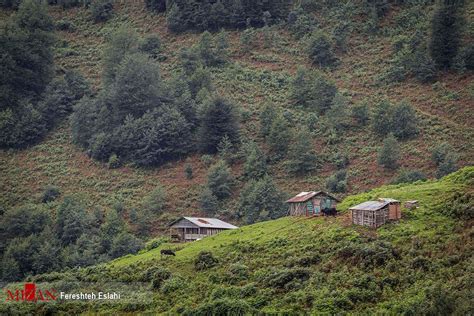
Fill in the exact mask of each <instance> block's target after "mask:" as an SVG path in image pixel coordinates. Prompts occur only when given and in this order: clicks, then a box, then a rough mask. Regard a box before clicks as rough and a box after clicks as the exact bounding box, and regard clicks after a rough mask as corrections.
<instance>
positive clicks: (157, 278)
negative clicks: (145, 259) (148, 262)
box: [147, 267, 171, 290]
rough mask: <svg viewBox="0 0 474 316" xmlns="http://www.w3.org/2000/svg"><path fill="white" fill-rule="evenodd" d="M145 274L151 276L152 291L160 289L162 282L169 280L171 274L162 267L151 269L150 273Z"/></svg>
mask: <svg viewBox="0 0 474 316" xmlns="http://www.w3.org/2000/svg"><path fill="white" fill-rule="evenodd" d="M149 270H150V269H149ZM147 274H149V275H151V287H152V289H154V290H159V289H161V286H162V285H163V283H164V281H166V280H168V279H169V278H171V272H170V271H169V270H168V269H166V268H162V267H157V268H153V269H152V270H151V271H147Z"/></svg>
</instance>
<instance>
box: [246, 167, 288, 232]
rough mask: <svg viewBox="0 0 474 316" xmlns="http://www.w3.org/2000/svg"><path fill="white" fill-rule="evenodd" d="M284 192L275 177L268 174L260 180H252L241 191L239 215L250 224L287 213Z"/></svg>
mask: <svg viewBox="0 0 474 316" xmlns="http://www.w3.org/2000/svg"><path fill="white" fill-rule="evenodd" d="M284 200H285V199H284V194H283V193H282V192H281V191H280V190H279V189H278V187H277V186H276V185H275V183H274V182H273V179H272V178H271V177H270V176H268V175H266V176H265V177H263V178H261V179H260V180H258V181H256V180H251V181H249V182H248V183H247V184H246V185H245V187H244V188H243V189H242V191H241V192H240V197H239V215H240V216H241V217H243V218H245V221H246V222H247V223H249V224H251V223H255V222H257V221H262V220H268V219H276V218H279V217H281V216H284V215H285V214H286V211H287V208H286V205H285V203H284Z"/></svg>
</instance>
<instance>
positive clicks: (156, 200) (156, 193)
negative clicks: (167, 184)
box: [143, 184, 166, 215]
mask: <svg viewBox="0 0 474 316" xmlns="http://www.w3.org/2000/svg"><path fill="white" fill-rule="evenodd" d="M165 205H166V190H165V188H164V187H163V186H162V185H160V184H158V185H157V187H156V188H155V189H154V190H153V191H151V192H150V194H148V195H147V196H146V197H145V200H144V201H143V207H144V208H145V209H146V210H149V211H151V212H153V213H154V214H155V215H158V214H161V213H162V212H163V210H164V208H165Z"/></svg>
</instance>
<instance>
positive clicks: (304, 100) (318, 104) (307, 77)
mask: <svg viewBox="0 0 474 316" xmlns="http://www.w3.org/2000/svg"><path fill="white" fill-rule="evenodd" d="M336 92H337V88H336V86H335V85H334V83H333V82H332V81H330V80H328V79H327V78H326V77H325V76H324V75H323V74H322V73H321V72H318V71H315V72H308V71H306V70H305V69H303V68H299V69H298V71H297V72H296V76H295V77H294V79H293V82H292V88H291V99H292V100H293V102H294V103H295V104H296V105H298V106H301V107H304V108H305V109H308V110H312V111H315V112H318V113H320V114H323V113H325V112H326V110H328V109H329V108H330V107H331V105H332V102H333V99H334V97H335V95H336Z"/></svg>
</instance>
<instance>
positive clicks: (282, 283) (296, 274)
mask: <svg viewBox="0 0 474 316" xmlns="http://www.w3.org/2000/svg"><path fill="white" fill-rule="evenodd" d="M309 277H310V272H309V270H307V269H304V268H294V269H284V270H277V271H273V272H271V273H269V274H268V275H266V276H265V277H264V279H263V284H265V285H266V286H268V287H272V288H279V289H285V290H290V289H292V288H294V287H295V286H297V285H298V283H302V282H305V281H307V280H308V279H309Z"/></svg>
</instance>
